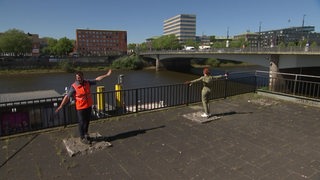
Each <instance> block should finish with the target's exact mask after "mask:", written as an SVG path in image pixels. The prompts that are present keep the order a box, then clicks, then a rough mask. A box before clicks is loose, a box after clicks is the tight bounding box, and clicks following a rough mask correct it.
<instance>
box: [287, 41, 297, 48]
mask: <svg viewBox="0 0 320 180" xmlns="http://www.w3.org/2000/svg"><path fill="white" fill-rule="evenodd" d="M287 46H288V47H295V46H296V43H295V42H289V43H288V45H287Z"/></svg>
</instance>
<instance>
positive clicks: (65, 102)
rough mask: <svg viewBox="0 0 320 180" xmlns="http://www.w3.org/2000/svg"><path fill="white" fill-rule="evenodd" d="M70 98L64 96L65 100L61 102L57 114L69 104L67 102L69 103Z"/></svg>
mask: <svg viewBox="0 0 320 180" xmlns="http://www.w3.org/2000/svg"><path fill="white" fill-rule="evenodd" d="M69 99H70V98H69V96H67V95H65V96H64V98H63V100H62V102H61V104H60V106H59V107H58V108H57V109H56V111H55V112H56V113H58V112H59V111H60V109H61V108H62V107H63V106H64V105H65V104H67V102H69Z"/></svg>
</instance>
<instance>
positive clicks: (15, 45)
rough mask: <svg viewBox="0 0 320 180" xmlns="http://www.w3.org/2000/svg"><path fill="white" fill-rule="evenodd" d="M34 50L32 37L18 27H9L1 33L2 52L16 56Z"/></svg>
mask: <svg viewBox="0 0 320 180" xmlns="http://www.w3.org/2000/svg"><path fill="white" fill-rule="evenodd" d="M31 51H32V37H31V36H29V35H28V34H25V33H24V32H23V31H21V30H18V29H9V30H8V31H6V32H4V33H3V34H2V35H0V52H1V53H3V54H13V55H14V56H20V55H26V54H28V53H31Z"/></svg>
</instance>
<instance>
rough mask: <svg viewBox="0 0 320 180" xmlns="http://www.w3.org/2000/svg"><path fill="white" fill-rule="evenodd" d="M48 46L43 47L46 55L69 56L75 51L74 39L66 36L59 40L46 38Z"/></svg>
mask: <svg viewBox="0 0 320 180" xmlns="http://www.w3.org/2000/svg"><path fill="white" fill-rule="evenodd" d="M45 39H46V41H47V46H46V47H43V48H42V50H41V52H42V53H43V54H45V55H54V56H67V55H68V54H69V53H70V52H72V51H73V44H74V43H73V41H72V40H70V39H68V38H66V37H64V38H61V39H59V40H56V39H54V38H45Z"/></svg>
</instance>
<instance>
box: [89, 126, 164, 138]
mask: <svg viewBox="0 0 320 180" xmlns="http://www.w3.org/2000/svg"><path fill="white" fill-rule="evenodd" d="M164 127H165V126H164V125H162V126H158V127H153V128H148V129H139V130H133V131H127V132H124V133H120V134H116V135H114V136H109V137H107V136H101V137H95V138H93V139H92V140H93V141H96V142H100V141H108V142H112V141H116V140H119V139H125V138H130V137H133V136H137V135H139V134H144V133H146V132H147V131H151V130H155V129H159V128H164Z"/></svg>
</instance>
